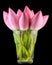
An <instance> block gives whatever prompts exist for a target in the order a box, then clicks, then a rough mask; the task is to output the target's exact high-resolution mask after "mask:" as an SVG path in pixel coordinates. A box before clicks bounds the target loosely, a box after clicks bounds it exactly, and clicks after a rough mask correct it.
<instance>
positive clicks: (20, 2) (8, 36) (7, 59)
mask: <svg viewBox="0 0 52 65" xmlns="http://www.w3.org/2000/svg"><path fill="white" fill-rule="evenodd" d="M26 5H27V6H28V7H29V8H30V9H33V10H34V12H35V13H36V12H37V11H39V10H42V12H43V14H44V15H45V14H49V20H48V22H47V24H46V26H45V27H44V28H42V29H41V30H39V32H38V37H37V42H36V46H35V52H34V62H33V64H50V63H51V44H52V43H51V35H52V34H51V31H52V28H51V22H52V6H51V5H52V4H51V1H48V0H0V48H1V49H0V60H1V61H0V62H1V63H2V64H3V63H4V64H18V63H17V58H16V49H15V43H14V39H13V35H12V31H11V30H9V29H8V28H7V27H6V25H5V24H4V21H3V11H8V8H9V7H10V8H12V9H13V10H14V11H15V12H17V10H18V9H19V8H20V9H21V10H22V11H23V10H24V7H25V6H26Z"/></svg>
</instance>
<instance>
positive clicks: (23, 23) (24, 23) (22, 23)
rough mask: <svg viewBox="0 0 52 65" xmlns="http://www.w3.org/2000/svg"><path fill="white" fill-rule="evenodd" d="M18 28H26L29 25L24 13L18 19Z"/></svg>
mask: <svg viewBox="0 0 52 65" xmlns="http://www.w3.org/2000/svg"><path fill="white" fill-rule="evenodd" d="M19 26H20V30H27V29H28V27H29V19H28V15H27V14H26V13H22V15H21V17H20V19H19Z"/></svg>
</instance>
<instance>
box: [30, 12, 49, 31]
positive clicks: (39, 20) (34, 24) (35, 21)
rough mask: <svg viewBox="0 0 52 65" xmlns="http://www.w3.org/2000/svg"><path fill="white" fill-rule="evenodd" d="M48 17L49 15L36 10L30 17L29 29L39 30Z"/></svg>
mask: <svg viewBox="0 0 52 65" xmlns="http://www.w3.org/2000/svg"><path fill="white" fill-rule="evenodd" d="M48 17H49V15H45V16H43V15H42V12H41V11H39V12H37V13H36V14H35V15H34V16H33V18H32V19H31V26H30V29H31V30H40V29H41V28H43V27H44V26H45V24H46V23H47V20H48Z"/></svg>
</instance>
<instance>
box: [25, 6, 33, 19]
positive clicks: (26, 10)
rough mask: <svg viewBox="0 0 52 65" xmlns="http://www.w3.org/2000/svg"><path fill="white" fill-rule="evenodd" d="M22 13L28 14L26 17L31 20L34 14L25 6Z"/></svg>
mask: <svg viewBox="0 0 52 65" xmlns="http://www.w3.org/2000/svg"><path fill="white" fill-rule="evenodd" d="M24 12H26V13H27V14H28V16H29V18H30V19H31V18H32V17H33V15H34V12H33V11H31V10H30V9H29V8H28V6H25V9H24Z"/></svg>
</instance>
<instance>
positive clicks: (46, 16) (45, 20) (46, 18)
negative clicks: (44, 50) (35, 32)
mask: <svg viewBox="0 0 52 65" xmlns="http://www.w3.org/2000/svg"><path fill="white" fill-rule="evenodd" d="M48 18H49V15H45V16H43V19H44V21H43V25H42V27H44V26H45V25H46V23H47V20H48Z"/></svg>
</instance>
